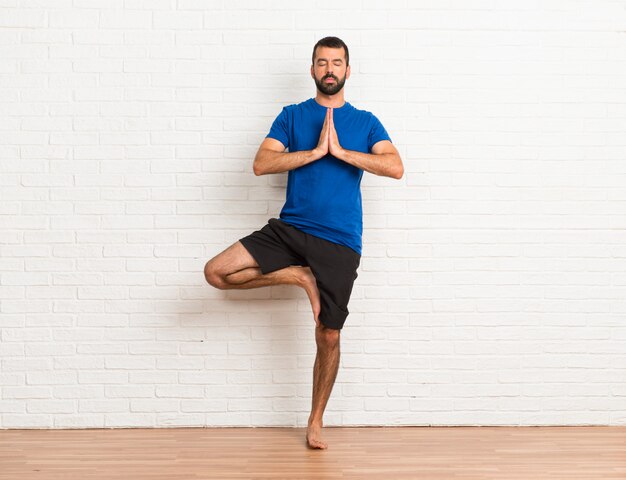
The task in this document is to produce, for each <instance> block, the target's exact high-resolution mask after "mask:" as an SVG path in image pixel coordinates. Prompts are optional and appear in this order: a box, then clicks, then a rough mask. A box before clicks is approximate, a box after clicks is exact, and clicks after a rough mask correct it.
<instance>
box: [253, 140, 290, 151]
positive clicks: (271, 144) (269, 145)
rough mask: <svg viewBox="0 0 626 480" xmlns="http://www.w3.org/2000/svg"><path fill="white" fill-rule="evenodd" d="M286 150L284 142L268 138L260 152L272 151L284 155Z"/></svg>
mask: <svg viewBox="0 0 626 480" xmlns="http://www.w3.org/2000/svg"><path fill="white" fill-rule="evenodd" d="M285 148H287V147H285V146H284V145H283V143H282V142H280V141H278V140H276V139H275V138H271V137H266V138H265V140H263V142H261V146H260V147H259V150H262V149H267V150H272V151H273V152H279V153H282V152H284V151H285Z"/></svg>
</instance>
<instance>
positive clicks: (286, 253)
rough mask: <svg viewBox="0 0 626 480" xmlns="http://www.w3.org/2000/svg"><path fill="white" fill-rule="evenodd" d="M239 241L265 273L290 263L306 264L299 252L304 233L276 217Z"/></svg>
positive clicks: (301, 247)
mask: <svg viewBox="0 0 626 480" xmlns="http://www.w3.org/2000/svg"><path fill="white" fill-rule="evenodd" d="M239 241H240V242H241V243H242V244H243V246H244V247H245V248H246V249H247V250H248V252H249V253H250V254H251V255H252V257H254V259H255V260H256V261H257V263H258V265H259V267H260V268H261V273H263V274H266V273H270V272H273V271H275V270H280V269H283V268H286V267H289V266H290V265H300V266H304V265H306V263H305V261H304V257H303V256H302V255H301V253H299V252H301V251H302V249H303V245H304V233H302V232H300V231H299V230H297V229H295V228H293V227H290V226H289V225H287V224H285V223H283V222H281V221H279V220H277V219H275V218H271V219H270V220H269V221H268V223H267V225H265V226H264V227H263V228H262V229H261V230H257V231H256V232H253V233H251V234H250V235H247V236H246V237H243V238H240V239H239Z"/></svg>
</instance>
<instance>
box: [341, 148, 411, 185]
mask: <svg viewBox="0 0 626 480" xmlns="http://www.w3.org/2000/svg"><path fill="white" fill-rule="evenodd" d="M335 156H336V157H337V158H338V159H339V160H343V161H344V162H346V163H349V164H350V165H354V166H355V167H358V168H360V169H361V170H365V171H366V172H370V173H373V174H375V175H380V176H383V177H392V178H396V179H400V178H402V175H403V174H404V167H403V166H402V160H400V157H399V156H398V155H396V154H394V153H380V154H373V153H362V152H357V151H354V150H346V149H342V150H341V152H339V153H338V154H336V155H335Z"/></svg>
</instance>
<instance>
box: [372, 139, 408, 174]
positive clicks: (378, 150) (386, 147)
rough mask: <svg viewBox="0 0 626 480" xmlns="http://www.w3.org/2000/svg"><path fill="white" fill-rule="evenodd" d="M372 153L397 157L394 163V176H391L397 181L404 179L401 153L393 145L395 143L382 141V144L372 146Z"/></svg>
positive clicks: (377, 143)
mask: <svg viewBox="0 0 626 480" xmlns="http://www.w3.org/2000/svg"><path fill="white" fill-rule="evenodd" d="M372 153H373V154H375V155H381V154H384V153H392V154H393V155H395V159H394V163H393V174H392V175H390V176H392V177H393V178H397V179H400V178H402V175H404V165H403V164H402V159H401V158H400V153H399V152H398V149H397V148H396V147H395V146H394V145H393V143H391V142H390V141H389V140H381V141H380V142H376V143H375V144H374V145H373V146H372Z"/></svg>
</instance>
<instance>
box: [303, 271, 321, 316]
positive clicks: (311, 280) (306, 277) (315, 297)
mask: <svg viewBox="0 0 626 480" xmlns="http://www.w3.org/2000/svg"><path fill="white" fill-rule="evenodd" d="M302 288H304V289H305V290H306V293H307V295H308V296H309V300H310V301H311V308H312V309H313V318H314V319H315V324H316V325H318V326H319V324H320V321H319V314H320V310H321V309H322V307H321V304H320V291H319V289H318V288H317V280H316V279H315V275H313V272H312V271H311V267H302Z"/></svg>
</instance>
